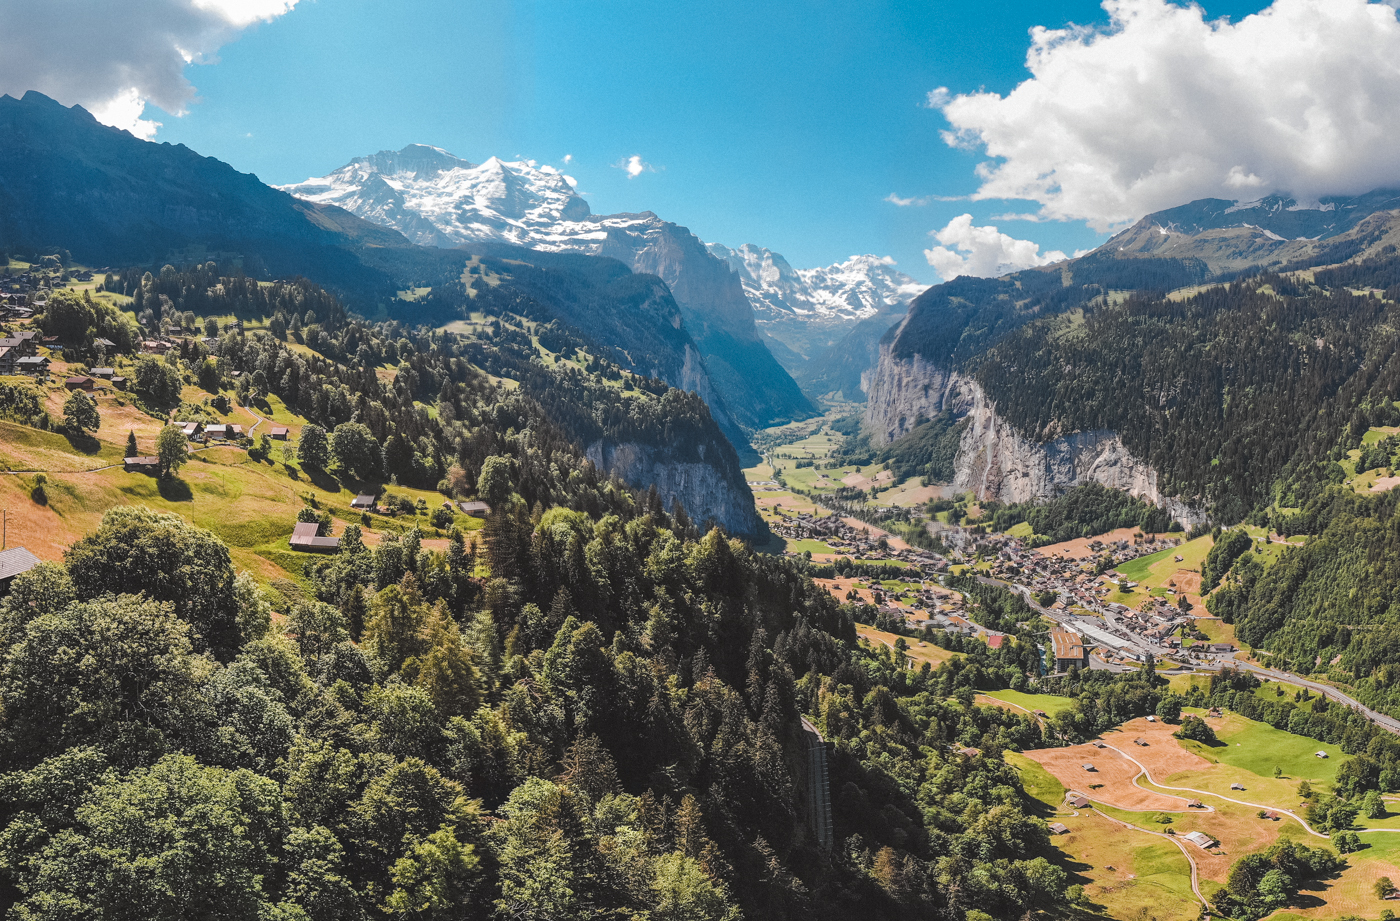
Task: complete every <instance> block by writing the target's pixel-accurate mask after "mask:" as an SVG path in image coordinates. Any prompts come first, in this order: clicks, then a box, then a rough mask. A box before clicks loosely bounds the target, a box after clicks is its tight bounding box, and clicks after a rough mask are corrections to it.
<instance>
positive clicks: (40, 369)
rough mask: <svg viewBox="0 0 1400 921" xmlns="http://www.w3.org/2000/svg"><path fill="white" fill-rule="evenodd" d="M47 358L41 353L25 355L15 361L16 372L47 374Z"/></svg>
mask: <svg viewBox="0 0 1400 921" xmlns="http://www.w3.org/2000/svg"><path fill="white" fill-rule="evenodd" d="M48 372H49V360H48V359H47V358H45V357H44V356H42V355H26V356H24V357H23V358H21V359H19V360H18V361H16V362H15V373H16V374H34V375H38V374H47V373H48Z"/></svg>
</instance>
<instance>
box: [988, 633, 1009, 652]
mask: <svg viewBox="0 0 1400 921" xmlns="http://www.w3.org/2000/svg"><path fill="white" fill-rule="evenodd" d="M1005 642H1006V636H1005V635H1004V634H1001V633H992V634H988V636H987V645H988V646H990V647H991V648H993V649H1000V648H1001V647H1002V644H1003V643H1005Z"/></svg>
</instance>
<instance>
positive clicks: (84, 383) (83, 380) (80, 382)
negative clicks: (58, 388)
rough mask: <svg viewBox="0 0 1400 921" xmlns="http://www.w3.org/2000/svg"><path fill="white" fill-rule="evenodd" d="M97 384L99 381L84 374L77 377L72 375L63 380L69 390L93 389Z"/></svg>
mask: <svg viewBox="0 0 1400 921" xmlns="http://www.w3.org/2000/svg"><path fill="white" fill-rule="evenodd" d="M96 385H97V381H95V380H93V379H92V378H90V377H87V376H85V375H82V374H79V375H77V376H76V377H70V378H68V379H67V380H65V381H64V382H63V386H65V387H67V388H68V389H69V390H91V389H92V388H93V387H95V386H96Z"/></svg>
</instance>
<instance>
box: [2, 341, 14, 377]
mask: <svg viewBox="0 0 1400 921" xmlns="http://www.w3.org/2000/svg"><path fill="white" fill-rule="evenodd" d="M18 359H19V356H18V355H16V354H15V350H14V349H12V348H9V347H8V346H0V375H9V374H14V373H15V362H16V361H17V360H18Z"/></svg>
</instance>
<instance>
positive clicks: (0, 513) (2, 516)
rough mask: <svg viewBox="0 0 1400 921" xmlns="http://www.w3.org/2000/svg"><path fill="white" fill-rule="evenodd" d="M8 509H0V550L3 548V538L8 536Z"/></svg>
mask: <svg viewBox="0 0 1400 921" xmlns="http://www.w3.org/2000/svg"><path fill="white" fill-rule="evenodd" d="M9 530H10V510H9V509H0V550H4V549H5V539H6V538H7V537H8V536H9Z"/></svg>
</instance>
